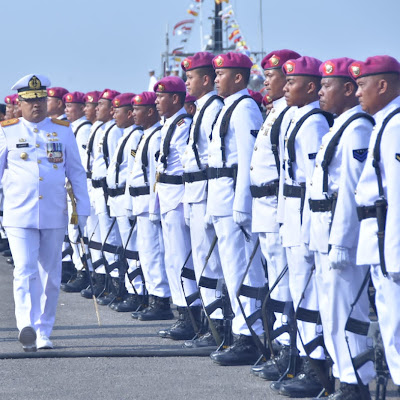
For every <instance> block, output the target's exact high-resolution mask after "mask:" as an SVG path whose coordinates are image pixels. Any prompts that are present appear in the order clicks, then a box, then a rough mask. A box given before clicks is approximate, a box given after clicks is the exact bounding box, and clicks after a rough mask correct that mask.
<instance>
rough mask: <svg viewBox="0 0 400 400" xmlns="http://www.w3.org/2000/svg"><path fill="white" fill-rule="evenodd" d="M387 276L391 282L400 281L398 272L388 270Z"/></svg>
mask: <svg viewBox="0 0 400 400" xmlns="http://www.w3.org/2000/svg"><path fill="white" fill-rule="evenodd" d="M389 276H390V278H391V279H392V281H393V282H396V283H397V282H399V283H400V272H389Z"/></svg>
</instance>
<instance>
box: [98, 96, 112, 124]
mask: <svg viewBox="0 0 400 400" xmlns="http://www.w3.org/2000/svg"><path fill="white" fill-rule="evenodd" d="M112 114H113V109H112V106H111V101H110V100H106V99H100V100H99V103H98V104H97V107H96V118H97V120H98V121H103V122H107V121H110V120H111V119H112Z"/></svg>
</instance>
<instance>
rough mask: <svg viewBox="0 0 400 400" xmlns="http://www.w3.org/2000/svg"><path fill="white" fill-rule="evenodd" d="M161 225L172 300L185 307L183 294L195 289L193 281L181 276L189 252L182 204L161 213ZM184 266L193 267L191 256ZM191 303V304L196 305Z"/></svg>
mask: <svg viewBox="0 0 400 400" xmlns="http://www.w3.org/2000/svg"><path fill="white" fill-rule="evenodd" d="M161 226H162V232H163V239H164V246H165V270H166V273H167V277H168V283H169V287H170V290H171V296H172V302H173V303H174V304H175V305H176V306H178V307H186V305H187V304H186V300H185V296H190V295H191V294H193V293H194V292H196V291H197V285H196V282H195V281H192V280H190V279H186V278H182V280H183V286H184V290H183V288H182V284H181V272H182V267H183V265H184V264H185V261H186V258H187V257H188V255H189V253H190V232H189V228H188V227H187V226H186V224H185V217H184V213H183V204H182V203H179V205H178V206H177V207H176V208H175V209H173V210H171V211H168V212H166V213H164V214H161ZM186 268H189V269H193V261H192V257H191V256H190V257H189V260H188V262H187V263H186ZM198 304H199V303H197V304H193V305H198Z"/></svg>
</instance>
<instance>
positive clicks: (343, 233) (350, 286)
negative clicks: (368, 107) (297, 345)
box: [309, 58, 375, 400]
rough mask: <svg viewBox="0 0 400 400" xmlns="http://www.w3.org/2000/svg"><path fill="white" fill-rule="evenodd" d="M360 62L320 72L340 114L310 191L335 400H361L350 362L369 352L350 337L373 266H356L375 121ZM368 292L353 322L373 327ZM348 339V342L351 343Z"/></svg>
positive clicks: (369, 374) (324, 102)
mask: <svg viewBox="0 0 400 400" xmlns="http://www.w3.org/2000/svg"><path fill="white" fill-rule="evenodd" d="M353 61H354V60H351V59H349V58H339V59H333V60H328V61H325V62H324V63H323V64H322V65H321V67H320V71H321V74H322V81H321V84H322V88H321V90H320V92H319V96H320V105H321V108H322V109H323V110H325V111H328V112H331V113H332V114H335V115H336V116H337V117H336V119H335V122H334V125H333V127H332V128H331V129H330V131H329V132H328V133H327V134H326V135H325V136H324V137H323V138H322V145H321V147H320V150H319V151H318V154H317V157H316V159H315V163H316V164H315V169H314V173H313V177H312V181H311V183H310V186H309V191H310V196H309V197H310V200H309V205H310V210H311V224H310V229H311V231H310V250H311V251H314V254H315V267H316V285H317V291H318V304H319V309H320V314H321V322H322V328H323V335H324V342H325V346H326V348H327V350H328V353H329V355H330V356H331V358H332V360H333V375H334V376H335V377H336V378H338V379H339V380H340V383H341V385H340V388H339V390H338V391H337V392H335V393H334V394H332V395H331V396H330V397H329V398H330V399H331V398H332V399H335V400H344V399H352V400H358V399H361V398H362V397H361V394H360V391H359V387H358V384H357V377H356V375H355V373H354V368H353V365H352V362H351V359H350V354H349V351H348V347H347V342H348V343H349V345H350V350H351V355H352V356H353V357H354V356H356V355H358V354H359V353H361V352H363V351H365V350H367V343H366V340H365V337H364V336H361V335H357V334H354V333H351V332H347V333H346V335H345V334H344V330H345V326H346V322H347V319H348V317H349V314H350V310H351V305H352V303H354V301H355V299H356V297H357V294H358V292H359V289H360V287H361V284H362V282H363V279H364V277H365V274H366V272H367V269H368V267H367V266H356V251H357V240H358V232H359V222H358V218H357V210H356V203H355V198H354V190H355V188H356V185H357V182H358V180H359V178H360V175H361V172H362V170H363V168H364V164H365V160H366V158H367V151H368V143H369V138H370V135H371V131H372V127H373V124H374V121H373V118H372V117H371V116H369V115H367V114H366V113H362V112H361V107H360V106H359V105H358V101H357V98H356V96H355V93H356V88H357V86H356V83H355V81H354V80H353V79H352V78H351V76H350V74H349V65H350V64H351V63H352V62H353ZM368 314H369V301H368V294H367V288H365V290H364V292H363V294H362V295H361V297H360V299H359V300H358V301H357V303H356V305H355V306H354V309H353V313H352V318H356V319H358V320H361V321H364V322H369V319H368ZM346 336H347V338H346ZM374 375H375V371H374V368H373V364H372V362H370V363H369V364H368V366H366V367H364V368H362V369H361V370H360V377H361V379H362V380H363V382H364V384H368V382H369V381H370V380H371V379H372V378H373V377H374Z"/></svg>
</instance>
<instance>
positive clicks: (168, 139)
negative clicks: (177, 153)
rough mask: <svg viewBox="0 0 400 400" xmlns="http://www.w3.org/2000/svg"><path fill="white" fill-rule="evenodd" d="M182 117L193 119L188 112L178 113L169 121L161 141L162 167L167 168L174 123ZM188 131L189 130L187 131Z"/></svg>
mask: <svg viewBox="0 0 400 400" xmlns="http://www.w3.org/2000/svg"><path fill="white" fill-rule="evenodd" d="M184 118H190V119H193V116H192V115H190V114H180V115H178V116H177V117H176V118H175V119H174V120H173V121H172V123H171V125H170V126H169V128H168V131H167V134H166V135H165V139H164V143H163V155H162V157H161V162H162V163H163V164H164V169H166V168H167V158H168V154H169V147H170V145H171V139H172V135H173V134H174V132H175V128H176V125H177V124H178V122H179V121H181V120H183V119H184ZM188 132H189V131H188Z"/></svg>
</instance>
